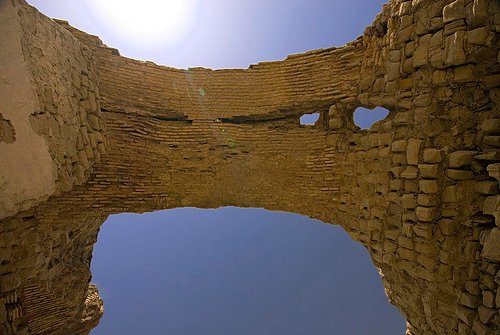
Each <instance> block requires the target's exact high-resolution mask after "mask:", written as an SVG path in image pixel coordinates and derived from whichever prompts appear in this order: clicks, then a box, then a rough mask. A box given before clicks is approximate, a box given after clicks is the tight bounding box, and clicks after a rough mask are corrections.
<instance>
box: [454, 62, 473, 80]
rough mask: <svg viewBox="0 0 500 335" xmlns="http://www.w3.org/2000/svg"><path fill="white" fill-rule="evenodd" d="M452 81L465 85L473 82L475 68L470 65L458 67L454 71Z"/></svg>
mask: <svg viewBox="0 0 500 335" xmlns="http://www.w3.org/2000/svg"><path fill="white" fill-rule="evenodd" d="M453 71H454V76H453V80H454V81H455V82H457V83H466V82H469V81H474V80H475V79H476V78H475V74H476V67H475V66H474V65H472V64H468V65H464V66H459V67H457V68H455V69H454V70H453Z"/></svg>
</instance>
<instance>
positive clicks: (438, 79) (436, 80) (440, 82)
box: [432, 70, 447, 86]
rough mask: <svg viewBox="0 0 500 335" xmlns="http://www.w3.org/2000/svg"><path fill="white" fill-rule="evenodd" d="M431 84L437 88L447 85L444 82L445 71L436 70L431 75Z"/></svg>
mask: <svg viewBox="0 0 500 335" xmlns="http://www.w3.org/2000/svg"><path fill="white" fill-rule="evenodd" d="M432 83H433V84H434V85H437V86H445V85H446V84H447V81H446V71H443V70H437V71H434V72H433V74H432Z"/></svg>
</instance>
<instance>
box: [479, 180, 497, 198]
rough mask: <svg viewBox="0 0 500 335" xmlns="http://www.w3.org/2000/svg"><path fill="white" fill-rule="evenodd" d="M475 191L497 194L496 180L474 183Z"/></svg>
mask: <svg viewBox="0 0 500 335" xmlns="http://www.w3.org/2000/svg"><path fill="white" fill-rule="evenodd" d="M475 188H476V191H477V192H479V193H481V194H488V195H491V194H497V193H498V182H494V181H481V182H478V183H477V184H476V185H475Z"/></svg>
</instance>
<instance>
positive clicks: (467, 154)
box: [448, 150, 477, 168]
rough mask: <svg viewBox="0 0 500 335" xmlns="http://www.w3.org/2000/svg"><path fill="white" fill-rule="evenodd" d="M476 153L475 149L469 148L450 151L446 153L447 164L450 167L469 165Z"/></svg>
mask: <svg viewBox="0 0 500 335" xmlns="http://www.w3.org/2000/svg"><path fill="white" fill-rule="evenodd" d="M476 155H477V151H470V150H458V151H455V152H452V153H451V154H449V155H448V166H449V167H450V168H459V167H463V166H466V165H469V164H470V163H471V162H472V160H473V159H474V156H476Z"/></svg>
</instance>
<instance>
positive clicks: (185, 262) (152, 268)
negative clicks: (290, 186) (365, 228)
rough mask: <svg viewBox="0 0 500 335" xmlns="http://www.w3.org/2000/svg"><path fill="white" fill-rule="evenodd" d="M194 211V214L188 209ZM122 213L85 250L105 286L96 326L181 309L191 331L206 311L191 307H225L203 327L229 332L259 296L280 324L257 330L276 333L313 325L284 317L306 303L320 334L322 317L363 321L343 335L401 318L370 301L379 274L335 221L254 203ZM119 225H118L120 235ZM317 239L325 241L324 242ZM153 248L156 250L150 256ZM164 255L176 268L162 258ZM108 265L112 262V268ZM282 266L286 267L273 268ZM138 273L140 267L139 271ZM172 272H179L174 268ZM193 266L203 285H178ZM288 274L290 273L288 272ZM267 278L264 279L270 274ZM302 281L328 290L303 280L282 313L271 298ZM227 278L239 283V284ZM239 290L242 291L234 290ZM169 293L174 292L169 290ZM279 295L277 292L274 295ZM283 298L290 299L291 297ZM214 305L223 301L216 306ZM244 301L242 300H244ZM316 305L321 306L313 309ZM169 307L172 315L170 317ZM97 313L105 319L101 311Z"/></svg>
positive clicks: (251, 322) (395, 325)
mask: <svg viewBox="0 0 500 335" xmlns="http://www.w3.org/2000/svg"><path fill="white" fill-rule="evenodd" d="M193 211H194V212H195V213H196V214H195V215H192V214H191V215H190V213H193ZM173 213H177V214H173ZM223 213H224V214H223ZM255 214H256V215H255ZM125 216H127V217H122V214H119V215H117V216H116V217H113V216H111V217H109V218H108V220H109V221H110V222H105V223H104V224H103V226H101V230H100V232H99V240H98V243H97V244H96V246H95V247H94V254H93V260H92V262H93V266H92V271H93V280H94V281H97V282H98V283H99V285H98V286H99V288H100V289H102V290H104V291H105V292H106V297H105V299H104V301H105V304H106V313H109V314H108V317H107V320H106V325H104V324H103V325H102V328H101V329H100V332H106V330H108V331H110V330H111V329H114V330H115V331H117V330H119V329H120V328H121V329H126V326H125V327H124V324H125V325H130V326H132V329H137V328H136V327H138V328H141V327H143V326H142V325H143V324H144V323H148V320H157V317H158V322H155V323H157V324H160V325H161V324H162V323H163V322H164V321H166V320H160V319H161V318H162V317H161V316H160V315H165V313H168V315H169V318H168V320H170V321H168V323H170V324H172V321H174V322H173V323H174V324H176V323H177V322H175V320H176V319H177V318H178V316H179V315H182V314H184V315H185V316H188V315H190V318H189V320H191V321H189V323H190V324H191V323H193V322H194V324H196V323H197V322H198V321H197V320H199V321H200V322H201V324H200V329H204V328H203V325H204V322H206V321H207V319H206V315H200V314H198V313H200V311H204V312H202V314H204V313H209V314H210V315H213V314H216V315H217V312H218V311H220V312H222V313H224V312H223V311H224V310H225V311H226V312H228V313H226V314H228V315H220V320H219V322H218V325H212V326H214V327H213V328H216V327H217V328H219V329H218V331H219V332H221V330H222V332H224V331H223V330H224V329H226V330H227V329H228V328H227V327H226V326H225V322H228V323H229V324H232V323H233V321H234V320H231V318H232V317H233V316H238V315H241V314H245V315H254V313H255V312H257V310H255V309H254V308H256V306H255V305H253V304H252V302H255V300H258V301H259V305H261V306H262V308H268V307H269V305H268V304H269V303H271V304H272V306H276V308H277V309H278V310H279V312H278V310H277V311H276V312H277V313H278V314H280V315H282V316H283V318H282V317H280V319H281V322H280V321H278V325H280V326H279V327H278V328H273V327H272V326H271V325H270V324H267V327H266V326H265V325H260V326H259V329H261V331H263V332H266V330H267V331H268V332H274V333H285V330H286V329H288V330H290V329H294V327H295V326H294V327H290V325H291V324H294V325H296V326H299V325H302V326H299V327H301V328H302V327H303V329H304V331H306V329H311V328H312V329H315V326H313V325H312V324H308V321H309V320H310V319H308V318H307V317H306V318H304V320H303V321H302V320H301V321H299V322H297V323H289V322H287V321H286V319H287V318H289V317H292V318H295V317H298V318H299V319H300V313H297V310H296V308H297V309H299V310H301V311H304V310H310V309H311V308H312V310H317V312H315V317H314V321H313V323H315V324H316V323H317V322H316V320H318V319H320V320H324V323H323V326H319V329H322V333H328V331H326V329H325V328H326V327H325V325H327V324H328V325H332V326H333V325H336V324H337V322H338V323H339V324H342V325H343V326H345V325H352V323H353V322H356V321H355V320H360V319H362V320H364V322H362V323H360V324H359V325H358V326H353V327H351V326H349V327H347V328H348V329H350V331H351V332H355V331H356V329H359V331H360V332H361V333H362V329H363V328H364V327H366V326H367V325H368V324H369V323H371V321H373V320H376V317H375V315H378V316H379V317H387V318H390V319H391V320H392V321H393V322H389V323H388V324H386V325H388V327H387V328H388V329H390V330H393V331H395V330H396V329H398V330H399V332H402V331H403V325H404V321H403V320H402V319H399V318H398V319H396V317H395V315H394V314H392V313H391V310H392V309H391V308H389V309H388V307H389V306H388V305H387V303H388V301H385V303H383V305H384V306H379V304H380V303H377V302H379V301H380V299H381V296H382V298H385V297H384V296H383V293H382V292H383V287H382V285H381V281H380V280H377V279H379V278H373V277H374V276H376V275H377V273H378V271H377V269H376V267H373V266H372V264H370V263H369V254H368V253H367V251H366V249H365V248H363V247H362V246H361V245H360V244H359V243H356V242H355V241H353V240H352V239H351V238H350V237H349V236H348V234H346V233H345V231H344V230H343V229H342V228H341V227H338V226H332V225H327V224H324V223H321V222H319V221H317V220H309V219H306V218H305V217H303V216H302V217H301V216H300V215H297V214H294V213H289V212H286V213H285V212H276V211H267V210H263V209H261V208H258V209H257V208H252V209H246V208H235V207H230V208H229V207H226V208H219V209H215V210H212V209H211V210H200V209H194V208H178V209H175V210H173V211H170V210H167V211H158V212H150V213H144V214H140V215H137V214H133V215H130V216H129V215H125ZM141 217H142V218H141ZM180 218H181V219H180ZM215 218H216V219H215ZM108 220H107V221H108ZM314 221H316V222H314ZM121 227H124V228H123V229H124V232H123V233H122V232H121ZM229 232H230V233H229ZM191 234H192V235H194V236H191ZM135 236H137V238H136V239H134V237H135ZM228 237H229V239H228ZM111 241H115V242H116V243H112V242H111ZM249 241H255V242H257V241H258V245H255V244H254V243H249ZM326 241H331V242H333V243H330V244H326V243H325V242H326ZM110 243H112V245H111V244H110ZM212 246H217V248H216V249H214V250H213V251H214V252H212V251H211V250H210V248H212ZM252 250H256V252H255V254H256V255H253V252H252ZM136 252H139V254H140V256H139V257H137V256H135V253H136ZM240 252H241V253H240ZM351 253H352V254H351ZM214 254H215V255H214ZM159 255H164V256H160V257H158V256H159ZM220 256H222V257H223V259H224V261H223V262H221V260H222V259H220V258H219V257H220ZM254 256H255V257H254ZM301 256H304V257H301ZM361 256H362V257H361ZM226 257H228V258H226ZM295 257H301V259H302V260H301V261H300V262H298V261H297V262H294V261H293V260H294V259H295ZM172 261H173V263H175V264H176V265H174V266H171V265H172V264H170V265H169V263H171V262H172ZM226 261H227V263H226ZM319 262H321V263H322V264H325V267H328V268H325V269H324V270H321V269H320V270H318V268H317V266H318V265H317V264H318V263H319ZM367 262H368V263H367ZM115 263H118V266H116V264H115ZM96 264H97V265H96ZM206 264H210V265H212V266H213V267H215V269H213V270H208V269H207V266H208V265H206ZM283 264H285V265H284V266H281V265H283ZM312 264H315V265H312ZM109 266H111V268H110V267H109ZM297 268H304V270H303V271H308V270H306V269H311V270H312V269H316V270H317V271H316V270H315V271H314V274H313V273H306V274H302V275H300V278H301V279H300V280H297V279H296V278H294V277H295V275H294V274H296V270H294V269H297ZM368 268H369V269H368ZM110 269H112V271H110ZM187 269H191V270H187ZM262 269H272V271H271V272H272V275H271V274H270V273H269V271H266V270H264V271H262ZM142 271H145V272H146V273H145V274H142ZM177 271H179V272H180V273H179V274H176V272H177ZM185 271H187V272H188V273H185ZM192 271H196V277H198V278H199V279H200V280H201V281H203V282H204V283H199V284H198V281H197V279H195V278H191V279H192V280H191V281H187V282H185V283H183V282H179V281H180V280H182V279H179V278H186V276H188V277H189V276H190V275H192V274H193V272H192ZM212 271H214V272H212ZM240 273H241V275H240ZM327 273H328V275H327ZM359 273H366V277H365V278H360V277H356V274H359ZM291 274H293V275H292V276H290V275H291ZM269 276H271V277H272V278H273V279H270V278H269ZM302 276H303V277H302ZM145 278H148V285H147V286H148V287H142V284H140V283H141V279H145ZM160 278H161V279H160ZM202 278H203V279H202ZM212 278H217V282H214V281H213V280H212ZM113 279H118V281H120V285H117V287H116V288H115V287H114V286H115V283H116V281H115V280H113ZM193 280H194V281H193ZM311 280H312V281H313V282H315V283H317V282H318V281H319V282H323V283H325V285H328V287H332V291H331V292H326V291H325V294H324V295H323V294H322V293H321V292H317V290H315V289H314V288H312V287H311V288H310V289H311V290H312V291H313V292H310V293H308V292H304V294H305V296H304V297H303V298H301V299H299V300H298V301H289V302H288V303H287V304H288V305H289V307H290V310H289V309H288V307H286V306H283V305H281V304H276V301H281V300H280V299H282V298H285V296H286V297H288V298H290V297H292V296H294V295H295V294H296V293H297V291H296V290H301V289H302V288H303V287H302V285H303V283H305V282H309V281H311ZM233 281H236V282H241V283H242V284H241V286H240V284H236V283H233ZM326 282H328V284H326ZM349 283H352V284H349ZM135 285H137V286H135ZM193 285H195V286H196V289H195V291H196V292H192V288H193ZM198 285H200V286H198ZM226 285H227V287H226ZM268 285H270V286H268ZM274 285H276V286H274ZM352 285H354V287H355V289H356V290H358V292H357V293H355V292H352V291H351V289H349V288H348V287H353V286H352ZM153 287H154V288H158V289H159V290H160V291H159V292H158V294H156V293H155V294H153V295H158V297H156V298H155V297H151V306H143V304H142V303H139V305H137V306H138V307H139V306H140V308H141V312H140V316H139V315H138V318H137V320H129V321H128V322H130V323H128V322H127V321H126V322H125V323H124V324H122V325H116V324H115V322H114V320H117V319H118V316H119V315H120V314H119V313H120V311H123V310H128V309H130V306H136V303H135V301H136V300H137V301H142V299H144V297H149V296H150V295H151V292H155V291H156V289H153ZM209 287H210V288H212V289H209V292H206V291H205V290H207V288H209ZM368 287H372V288H373V289H374V291H375V288H376V291H377V292H367V291H371V290H369V289H368ZM241 288H243V289H242V290H241V291H240V290H239V289H241ZM274 289H277V290H278V291H279V292H278V297H277V298H276V299H275V298H274V297H273V296H269V294H268V293H269V292H274ZM282 289H283V290H282ZM120 290H121V291H122V292H120ZM129 290H132V291H134V292H133V293H131V295H130V297H128V298H127V300H128V301H129V302H130V306H122V307H119V306H116V303H115V304H113V300H112V296H113V295H116V297H115V299H116V298H118V299H120V296H127V291H129ZM171 290H175V293H174V292H172V291H171ZM226 290H228V291H227V292H229V296H227V295H226V293H224V292H225V291H226ZM261 290H262V291H261ZM249 291H250V292H252V296H251V297H250V296H248V292H249ZM308 291H309V289H308ZM327 291H329V290H327ZM160 292H161V293H160ZM261 292H265V293H261ZM284 292H287V293H284ZM361 292H363V293H361ZM207 293H208V296H210V297H214V298H215V297H218V298H216V299H215V300H216V301H212V300H211V299H209V298H207ZM281 293H282V294H283V296H281V295H280V294H281ZM164 294H167V295H168V299H167V300H163V299H165V295H164ZM198 295H201V296H203V297H202V298H200V299H202V300H200V301H199V304H198V300H196V297H197V296H198ZM219 295H221V296H220V297H219ZM299 295H301V294H299ZM310 295H314V296H316V297H317V299H318V300H317V301H315V299H311V298H308V297H307V296H310ZM354 297H360V298H361V299H359V298H357V299H355V298H354ZM232 298H236V299H234V300H233V299H232ZM349 299H351V300H349ZM162 300H163V301H164V304H165V310H163V311H158V310H157V309H158V308H156V306H157V304H159V303H160V301H162ZM292 300H294V299H293V298H292ZM346 300H348V301H346ZM115 301H116V300H115ZM154 301H156V302H154ZM148 302H149V298H148ZM193 302H194V303H195V304H197V306H196V307H194V309H190V307H189V305H193ZM218 302H219V303H221V304H222V305H220V306H219V305H218ZM367 302H369V303H367ZM247 303H249V304H250V305H251V306H247ZM177 304H180V305H181V306H178V305H177ZM228 304H229V305H230V306H232V307H231V308H234V309H235V311H240V312H239V313H238V312H237V313H236V315H235V314H234V313H231V312H230V311H227V309H226V308H227V306H228ZM295 304H296V305H295ZM148 305H149V303H148ZM162 305H163V304H162ZM322 305H323V308H319V306H322ZM380 305H381V304H380ZM177 306H178V307H177ZM204 306H210V308H209V309H210V310H209V311H205V309H204V308H206V307H204ZM252 306H253V307H252ZM113 307H114V311H111V310H110V308H113ZM342 307H343V308H342ZM177 308H179V309H180V311H182V313H181V312H179V313H181V314H179V313H177ZM282 308H283V310H282ZM318 308H319V309H321V311H320V310H318ZM377 309H379V310H377ZM174 310H175V311H174ZM168 311H170V312H168ZM347 311H349V312H347ZM171 312H173V313H172V314H170V313H171ZM270 312H272V311H270ZM150 313H151V314H150ZM372 313H373V314H372ZM271 314H273V313H271ZM141 316H142V318H141ZM104 317H105V318H106V315H104ZM144 317H145V319H144ZM271 317H272V316H271ZM328 317H329V319H328ZM218 318H219V317H218ZM327 319H328V320H327ZM103 320H104V319H103ZM369 320H371V321H369ZM178 321H179V323H181V324H182V323H183V321H188V320H187V319H185V318H182V317H181V318H180V319H178ZM102 322H103V321H102ZM241 322H243V323H244V324H246V325H247V326H245V327H243V328H242V329H241V331H243V330H244V331H245V332H249V329H252V327H253V326H257V325H258V324H259V320H258V319H253V318H244V319H242V320H241ZM285 325H286V326H285ZM386 325H384V323H381V325H379V326H374V327H373V329H372V330H375V331H377V329H379V330H380V331H382V330H383V329H384V328H385V327H386ZM270 326H271V327H270ZM145 327H146V328H145V329H146V330H144V331H145V332H147V333H155V331H154V330H152V329H158V325H155V326H153V328H150V327H149V326H148V325H147V324H146V325H145ZM213 328H210V327H208V329H205V331H206V332H211V331H214V329H213ZM148 329H149V330H148ZM187 329H190V328H189V327H188V328H187ZM230 329H231V328H230ZM168 330H169V331H170V332H173V333H182V332H183V328H182V327H180V328H177V329H175V330H173V329H172V328H168ZM165 331H166V330H165ZM387 331H388V330H387ZM129 332H132V333H134V330H129Z"/></svg>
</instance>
